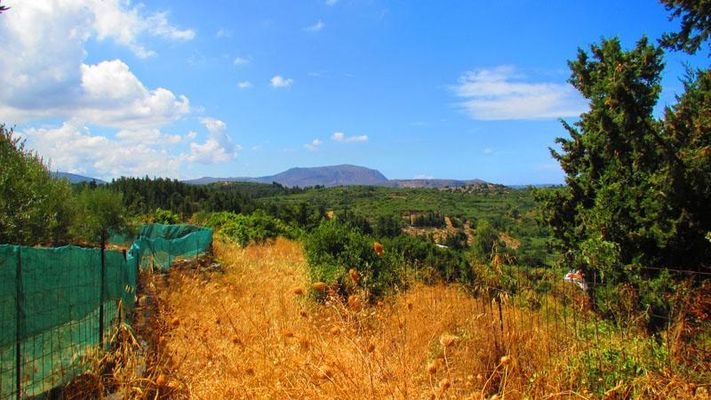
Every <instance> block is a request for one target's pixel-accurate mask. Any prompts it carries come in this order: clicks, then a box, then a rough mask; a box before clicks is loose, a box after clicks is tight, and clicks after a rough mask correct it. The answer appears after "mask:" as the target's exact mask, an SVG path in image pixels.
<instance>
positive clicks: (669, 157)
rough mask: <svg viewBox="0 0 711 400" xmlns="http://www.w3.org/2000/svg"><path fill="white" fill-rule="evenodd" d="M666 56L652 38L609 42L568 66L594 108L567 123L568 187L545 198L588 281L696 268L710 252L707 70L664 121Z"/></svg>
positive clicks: (564, 244) (562, 156)
mask: <svg viewBox="0 0 711 400" xmlns="http://www.w3.org/2000/svg"><path fill="white" fill-rule="evenodd" d="M662 55H663V54H662V50H661V49H659V48H657V47H655V46H653V45H651V44H649V42H648V41H647V39H646V38H643V39H642V40H640V41H639V42H638V43H637V46H636V47H635V48H634V49H632V50H630V51H623V50H622V48H621V46H620V43H619V40H617V39H608V40H603V42H602V44H601V45H593V46H592V47H591V55H589V54H588V53H586V52H584V51H582V50H581V51H579V54H578V58H577V60H575V61H572V62H570V63H569V64H570V68H571V71H572V74H571V79H570V82H571V83H572V84H573V85H574V86H575V87H576V88H577V89H578V90H579V91H580V92H581V93H582V95H583V96H585V97H586V98H587V99H588V100H589V101H590V110H589V111H588V112H586V113H584V114H582V115H581V118H580V121H579V122H577V123H575V124H574V125H570V124H567V123H565V122H563V125H564V127H565V128H566V130H567V131H568V133H569V134H570V138H569V139H563V138H559V139H557V142H558V143H559V144H560V145H561V148H562V152H560V153H559V152H557V151H553V150H552V154H553V157H554V158H555V159H556V160H558V161H559V162H560V164H561V167H562V168H563V171H564V172H565V173H566V183H567V187H565V188H563V189H561V190H559V191H555V192H549V194H548V195H545V196H543V198H542V200H543V201H544V203H543V215H544V219H545V220H546V221H547V222H548V223H549V224H550V225H551V227H552V228H553V233H554V236H555V237H556V239H557V240H558V245H559V246H560V248H561V249H562V250H563V252H564V254H565V256H566V257H565V259H564V260H565V262H566V264H567V265H568V266H570V267H575V268H582V269H584V270H586V271H588V272H591V273H592V274H588V279H590V278H591V275H593V274H597V275H598V276H599V277H600V278H602V279H605V280H607V281H608V282H626V281H630V280H635V279H647V278H648V277H651V276H653V275H656V272H655V271H656V270H657V268H668V267H684V268H690V269H695V270H698V269H701V268H703V265H707V264H708V262H709V260H710V259H711V257H710V256H711V253H710V251H711V249H710V248H709V246H708V243H707V242H706V241H705V239H704V235H705V233H706V232H708V231H709V230H711V218H710V217H709V212H708V209H709V208H708V204H710V203H709V202H711V189H709V184H710V183H711V166H710V163H711V161H709V160H710V158H709V156H708V155H709V152H710V150H711V142H710V140H711V139H710V138H709V132H708V127H709V126H711V125H710V124H709V123H710V122H711V121H709V119H710V117H709V111H710V110H711V92H710V91H709V80H710V78H709V72H708V71H705V72H698V74H696V75H695V76H694V77H690V78H688V79H687V82H686V93H684V95H682V96H681V97H679V99H678V100H679V103H678V104H677V105H676V106H674V107H672V108H669V109H667V111H666V116H665V120H664V121H657V120H655V119H654V117H653V114H652V111H653V108H654V106H655V104H656V102H657V97H658V94H659V92H660V89H661V87H660V74H661V71H662V68H663V64H662ZM640 267H643V268H640ZM646 267H652V268H651V269H646Z"/></svg>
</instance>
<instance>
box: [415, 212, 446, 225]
mask: <svg viewBox="0 0 711 400" xmlns="http://www.w3.org/2000/svg"><path fill="white" fill-rule="evenodd" d="M412 226H415V227H419V228H421V227H435V228H443V227H444V226H445V222H444V216H443V215H442V214H440V213H439V212H434V211H428V212H426V213H423V214H420V215H416V216H415V218H414V219H413V221H412Z"/></svg>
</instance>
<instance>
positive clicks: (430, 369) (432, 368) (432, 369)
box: [427, 360, 437, 375]
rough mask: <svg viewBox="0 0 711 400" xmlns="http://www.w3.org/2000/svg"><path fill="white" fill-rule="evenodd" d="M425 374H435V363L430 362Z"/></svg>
mask: <svg viewBox="0 0 711 400" xmlns="http://www.w3.org/2000/svg"><path fill="white" fill-rule="evenodd" d="M427 372H429V374H430V375H434V374H436V373H437V361H436V360H435V361H432V362H430V363H429V364H428V365H427Z"/></svg>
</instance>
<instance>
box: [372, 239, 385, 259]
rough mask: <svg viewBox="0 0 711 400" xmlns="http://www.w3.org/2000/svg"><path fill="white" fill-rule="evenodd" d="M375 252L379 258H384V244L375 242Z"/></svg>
mask: <svg viewBox="0 0 711 400" xmlns="http://www.w3.org/2000/svg"><path fill="white" fill-rule="evenodd" d="M373 250H374V251H375V254H377V255H378V257H380V256H382V255H383V253H385V247H383V245H382V243H380V242H373Z"/></svg>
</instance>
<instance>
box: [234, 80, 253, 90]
mask: <svg viewBox="0 0 711 400" xmlns="http://www.w3.org/2000/svg"><path fill="white" fill-rule="evenodd" d="M237 87H238V88H240V89H249V88H251V87H252V82H250V81H239V82H237Z"/></svg>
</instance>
